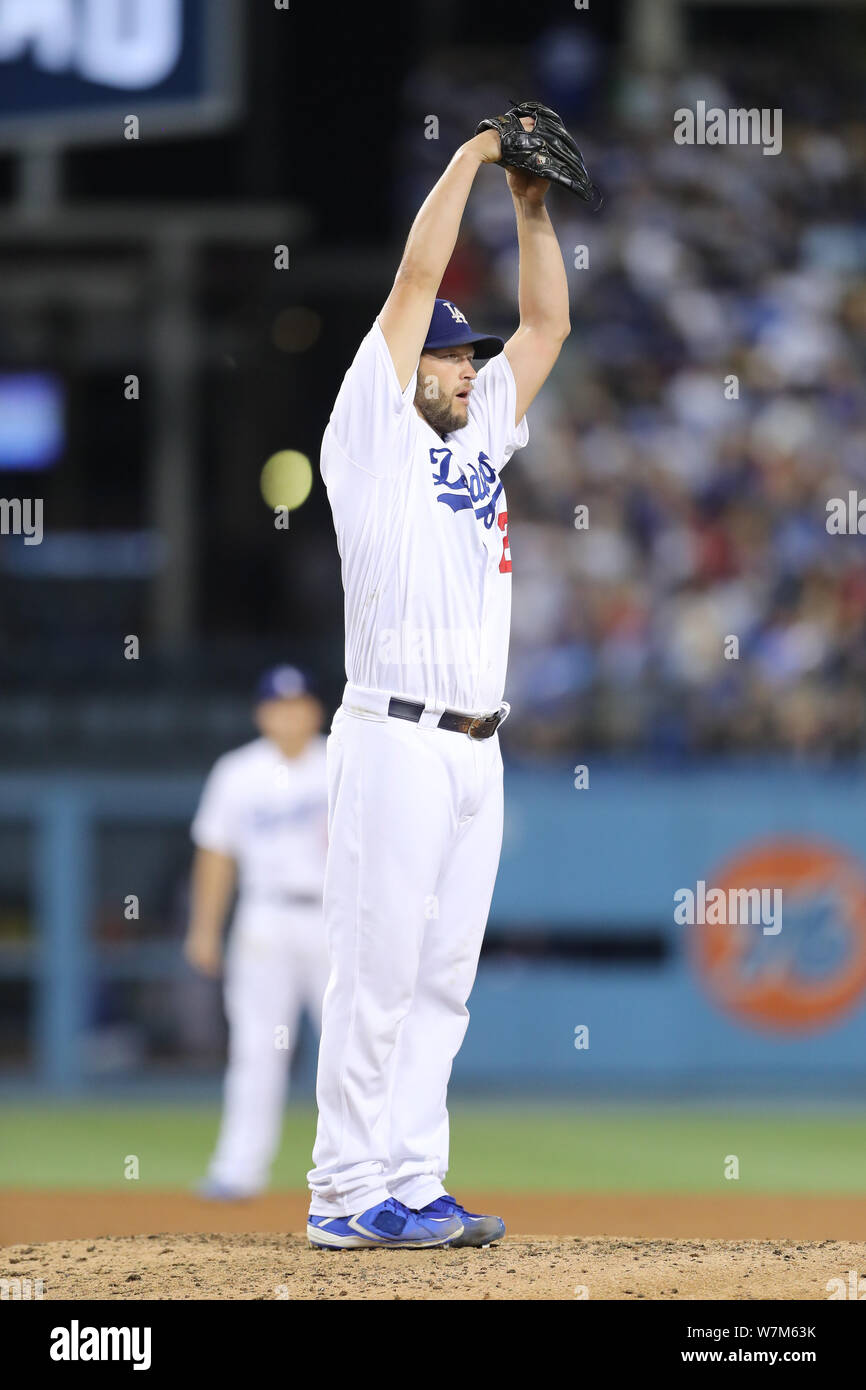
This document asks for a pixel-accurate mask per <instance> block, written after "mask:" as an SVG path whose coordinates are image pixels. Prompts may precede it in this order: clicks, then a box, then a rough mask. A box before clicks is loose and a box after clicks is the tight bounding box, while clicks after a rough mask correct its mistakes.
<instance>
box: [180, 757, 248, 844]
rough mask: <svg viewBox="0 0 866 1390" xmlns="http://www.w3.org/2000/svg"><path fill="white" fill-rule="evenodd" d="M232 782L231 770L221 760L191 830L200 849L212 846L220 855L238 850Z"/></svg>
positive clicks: (213, 771) (215, 767) (214, 769)
mask: <svg viewBox="0 0 866 1390" xmlns="http://www.w3.org/2000/svg"><path fill="white" fill-rule="evenodd" d="M233 785H234V779H233V778H232V776H231V773H230V769H229V768H228V767H227V766H226V764H225V762H224V761H223V760H222V759H220V760H219V761H218V762H217V763H215V764H214V767H213V770H212V771H211V774H210V776H209V777H208V779H207V781H206V782H205V784H204V790H203V791H202V794H201V800H200V802H199V805H198V810H197V811H196V813H195V819H194V820H193V823H192V829H191V832H190V833H191V835H192V839H193V842H194V844H196V845H197V846H198V847H199V849H212V850H214V851H215V852H216V853H217V854H234V853H235V852H236V848H237V829H236V825H237V820H236V817H237V806H236V798H235V796H234V794H233Z"/></svg>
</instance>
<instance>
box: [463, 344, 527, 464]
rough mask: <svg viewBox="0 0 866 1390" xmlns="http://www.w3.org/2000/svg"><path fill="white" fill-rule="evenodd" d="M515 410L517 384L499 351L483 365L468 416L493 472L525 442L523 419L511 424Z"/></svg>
mask: <svg viewBox="0 0 866 1390" xmlns="http://www.w3.org/2000/svg"><path fill="white" fill-rule="evenodd" d="M516 409H517V383H516V382H515V380H514V373H513V372H512V370H511V363H510V362H509V360H508V358H507V357H506V356H505V353H504V352H500V353H498V354H497V355H496V357H491V359H490V361H489V362H485V364H484V366H483V367H482V368H481V370H480V372H479V373H478V376H477V377H476V378H475V385H474V386H473V388H472V394H471V395H470V397H469V412H470V416H471V418H472V420H473V422H474V423H475V424H476V426H477V428H478V429H479V431H480V432H481V435H482V437H483V438H484V440H485V441H486V443H487V450H488V453H489V455H490V461H491V463H492V464H493V466H494V468H496V470H497V471H499V469H501V468H502V467H503V465H504V464H506V463H507V462H508V460H509V459H510V458H511V455H512V454H513V453H514V450H515V449H522V448H523V447H524V445H525V444H526V443H527V442H528V440H529V425H528V423H527V420H526V416H525V415H524V417H523V419H522V420H521V421H520V424H519V425H515V423H514V414H515V411H516Z"/></svg>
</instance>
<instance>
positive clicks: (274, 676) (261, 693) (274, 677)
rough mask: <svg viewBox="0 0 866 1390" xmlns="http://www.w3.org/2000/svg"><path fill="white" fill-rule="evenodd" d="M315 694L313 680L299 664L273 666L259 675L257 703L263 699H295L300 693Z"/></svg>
mask: <svg viewBox="0 0 866 1390" xmlns="http://www.w3.org/2000/svg"><path fill="white" fill-rule="evenodd" d="M314 694H315V689H314V686H313V681H312V680H311V678H310V676H309V675H308V674H307V672H306V671H302V670H301V669H300V667H299V666H271V667H270V668H269V669H268V670H267V671H263V672H262V674H261V676H260V677H259V681H258V684H257V686H256V704H261V702H262V701H263V700H293V699H295V698H296V697H297V696H298V695H314Z"/></svg>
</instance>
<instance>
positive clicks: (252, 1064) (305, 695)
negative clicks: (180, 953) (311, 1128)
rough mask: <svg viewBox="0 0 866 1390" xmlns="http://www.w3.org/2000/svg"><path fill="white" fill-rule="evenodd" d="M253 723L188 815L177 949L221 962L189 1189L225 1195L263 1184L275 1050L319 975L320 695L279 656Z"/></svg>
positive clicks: (319, 988) (316, 994) (323, 972)
mask: <svg viewBox="0 0 866 1390" xmlns="http://www.w3.org/2000/svg"><path fill="white" fill-rule="evenodd" d="M254 718H255V722H256V724H257V726H258V729H259V732H260V734H261V737H260V738H257V739H254V740H253V742H252V743H247V744H245V745H244V747H242V748H237V749H235V750H234V751H233V752H231V753H227V754H225V756H224V757H222V758H220V759H218V761H217V762H216V764H215V765H214V768H213V770H212V771H211V773H210V776H209V777H208V780H207V783H206V784H205V788H204V792H203V794H202V798H201V802H200V805H199V808H198V811H197V813H196V817H195V820H194V821H193V825H192V838H193V840H194V841H195V844H196V853H195V861H194V865H193V877H192V902H191V915H190V925H189V931H188V934H187V938H186V943H185V948H184V949H185V954H186V956H187V959H188V960H189V961H190V962H191V964H192V965H194V966H195V967H196V968H197V969H198V970H201V971H202V972H203V973H204V974H206V975H213V976H216V975H218V974H219V973H220V970H221V968H222V958H223V952H222V935H223V927H224V924H225V919H226V915H227V912H228V909H229V905H230V903H231V899H232V896H233V894H234V891H235V887H237V906H236V909H235V913H234V917H233V921H232V927H231V931H230V934H229V939H228V948H227V951H226V956H225V972H224V997H225V1009H226V1017H227V1020H228V1033H229V1056H228V1068H227V1070H226V1077H225V1089H224V1103H223V1116H222V1125H221V1128H220V1134H219V1140H218V1142H217V1147H216V1152H215V1153H214V1155H213V1158H212V1160H211V1164H210V1168H209V1170H208V1174H207V1177H206V1178H205V1180H204V1182H203V1183H202V1184H201V1186H200V1188H199V1191H200V1193H201V1195H202V1196H205V1197H211V1198H215V1199H221V1200H232V1199H235V1198H244V1197H251V1196H254V1195H255V1194H256V1193H258V1192H260V1191H262V1189H263V1188H264V1187H265V1186H266V1185H267V1181H268V1175H269V1172H270V1167H271V1163H272V1161H273V1158H274V1155H275V1153H276V1150H277V1146H278V1144H279V1139H280V1129H281V1123H282V1114H283V1106H284V1103H285V1098H286V1089H287V1079H288V1069H289V1061H290V1059H291V1055H292V1048H293V1044H294V1042H295V1041H296V1038H297V1029H298V1024H299V1022H300V1017H301V1014H302V1012H303V1010H304V1009H306V1011H307V1013H308V1015H309V1017H310V1018H311V1019H312V1021H313V1023H314V1024H315V1026H316V1028H317V1029H318V1027H319V1024H320V1020H321V1008H322V995H323V994H324V990H325V984H326V982H327V978H328V959H327V948H326V945H325V937H324V928H323V922H322V887H323V883H324V876H325V858H326V854H327V785H326V774H325V739H324V738H323V736H322V735H321V733H320V732H319V730H320V726H321V720H322V707H321V705H320V703H319V701H318V699H317V698H316V697H315V695H314V694H313V693H312V690H311V686H310V681H309V678H308V677H307V676H306V675H304V674H303V673H302V672H301V671H299V670H298V669H297V668H296V667H293V666H279V667H276V668H275V669H273V670H270V671H267V672H265V674H264V675H263V676H262V678H261V680H260V682H259V685H258V689H257V691H256V700H255V709H254Z"/></svg>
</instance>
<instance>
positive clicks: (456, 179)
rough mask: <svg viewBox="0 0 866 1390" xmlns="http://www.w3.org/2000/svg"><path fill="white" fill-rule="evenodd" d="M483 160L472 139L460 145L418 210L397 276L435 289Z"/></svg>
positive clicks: (452, 246) (447, 260) (455, 238)
mask: <svg viewBox="0 0 866 1390" xmlns="http://www.w3.org/2000/svg"><path fill="white" fill-rule="evenodd" d="M479 138H480V137H479ZM484 162H485V161H484V159H483V158H482V153H481V149H480V148H479V147H478V146H477V145H475V143H474V141H472V140H470V141H468V142H467V143H466V144H465V145H461V146H460V148H459V150H458V151H457V153H456V154H455V155H454V158H453V159H452V160H451V163H450V164H449V165H448V168H447V169H446V170H445V172H444V174H443V175H442V177H441V178H440V179H439V181H438V183H436V185H435V186H434V187H433V188H432V189H431V190H430V192H429V193H428V195H427V197H426V198H425V200H424V202H423V203H422V204H421V207H420V208H419V210H418V215H417V216H416V218H415V221H414V222H413V223H412V229H411V231H410V232H409V236H408V239H407V241H406V249H405V250H404V252H403V259H402V260H401V262H400V268H399V270H398V272H397V274H398V276H402V277H405V278H408V279H412V280H414V281H415V282H416V283H418V284H424V285H430V286H432V287H433V289H434V291H435V290H436V289H438V287H439V284H440V282H441V280H442V277H443V275H444V274H445V271H446V269H447V266H448V262H449V261H450V259H451V254H452V252H453V250H454V246H455V243H456V241H457V233H458V232H459V230H460V222H461V219H462V217H463V212H464V209H465V207H466V201H467V199H468V197H469V192H470V189H471V188H472V184H473V182H474V180H475V175H476V174H477V173H478V170H479V169H480V168H481V165H482V164H483V163H484Z"/></svg>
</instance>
